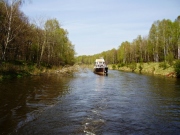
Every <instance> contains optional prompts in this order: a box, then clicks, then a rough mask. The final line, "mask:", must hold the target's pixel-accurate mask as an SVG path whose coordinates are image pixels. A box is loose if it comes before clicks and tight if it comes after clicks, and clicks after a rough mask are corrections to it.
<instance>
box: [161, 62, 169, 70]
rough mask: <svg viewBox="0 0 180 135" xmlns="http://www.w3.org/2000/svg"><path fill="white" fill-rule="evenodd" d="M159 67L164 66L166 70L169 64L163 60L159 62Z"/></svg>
mask: <svg viewBox="0 0 180 135" xmlns="http://www.w3.org/2000/svg"><path fill="white" fill-rule="evenodd" d="M159 67H160V68H162V69H163V70H165V69H166V68H167V67H168V66H167V63H166V62H161V63H160V64H159Z"/></svg>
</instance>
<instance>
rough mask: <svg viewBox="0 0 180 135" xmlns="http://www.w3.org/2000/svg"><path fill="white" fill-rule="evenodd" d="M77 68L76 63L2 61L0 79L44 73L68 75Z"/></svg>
mask: <svg viewBox="0 0 180 135" xmlns="http://www.w3.org/2000/svg"><path fill="white" fill-rule="evenodd" d="M78 69H79V67H78V65H73V66H68V65H66V66H58V67H57V66H52V67H47V66H40V67H37V65H35V64H29V63H23V62H19V61H18V62H13V63H9V62H8V63H2V64H1V65H0V81H2V80H6V79H12V78H21V77H25V76H37V75H46V74H58V75H62V76H70V75H72V72H74V71H77V70H78Z"/></svg>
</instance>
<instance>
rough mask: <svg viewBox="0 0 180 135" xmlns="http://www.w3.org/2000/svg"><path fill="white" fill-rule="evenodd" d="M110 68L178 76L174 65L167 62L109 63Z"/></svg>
mask: <svg viewBox="0 0 180 135" xmlns="http://www.w3.org/2000/svg"><path fill="white" fill-rule="evenodd" d="M109 69H114V70H122V71H129V72H136V73H145V74H154V75H162V76H166V77H176V72H175V69H174V66H170V65H169V64H167V63H164V62H162V63H153V62H151V63H132V64H129V65H123V66H119V65H109Z"/></svg>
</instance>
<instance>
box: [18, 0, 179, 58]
mask: <svg viewBox="0 0 180 135" xmlns="http://www.w3.org/2000/svg"><path fill="white" fill-rule="evenodd" d="M21 9H22V11H23V12H24V14H25V15H26V16H27V17H28V18H29V19H30V21H32V22H33V20H36V19H38V18H40V17H41V18H45V20H47V19H57V20H58V21H59V23H60V25H61V27H62V28H64V29H66V30H67V31H68V33H69V34H68V37H69V40H70V41H71V42H72V44H73V45H75V51H76V53H77V56H79V55H93V54H98V53H101V52H103V51H108V50H111V49H113V48H115V49H117V48H118V47H119V46H120V45H121V43H122V42H125V41H129V42H132V41H133V40H134V39H136V38H137V37H138V35H141V36H142V37H146V36H148V33H149V30H150V28H151V25H152V24H153V23H154V22H155V21H157V20H163V19H170V20H171V21H174V20H175V19H176V18H177V17H178V16H179V15H180V0H30V2H28V3H25V4H24V5H23V6H22V8H21Z"/></svg>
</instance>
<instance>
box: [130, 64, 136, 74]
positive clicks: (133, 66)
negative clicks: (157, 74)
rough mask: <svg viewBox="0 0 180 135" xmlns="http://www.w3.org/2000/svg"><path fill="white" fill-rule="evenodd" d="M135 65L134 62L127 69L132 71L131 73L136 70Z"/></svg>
mask: <svg viewBox="0 0 180 135" xmlns="http://www.w3.org/2000/svg"><path fill="white" fill-rule="evenodd" d="M136 65H137V64H136V63H135V62H133V63H131V64H130V65H129V68H130V69H131V70H132V72H134V70H136Z"/></svg>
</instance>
